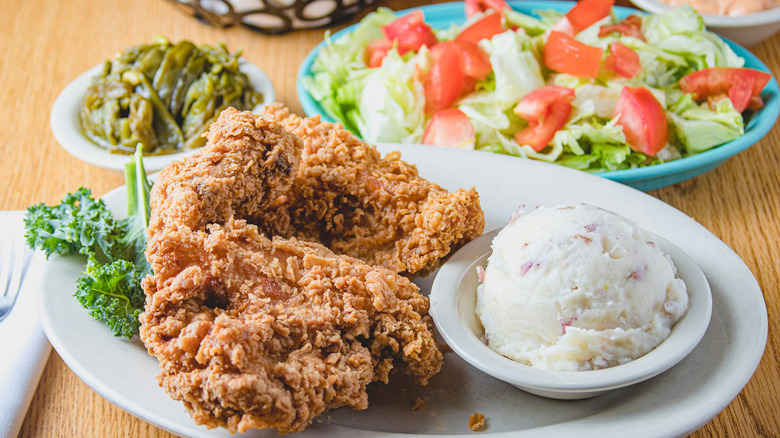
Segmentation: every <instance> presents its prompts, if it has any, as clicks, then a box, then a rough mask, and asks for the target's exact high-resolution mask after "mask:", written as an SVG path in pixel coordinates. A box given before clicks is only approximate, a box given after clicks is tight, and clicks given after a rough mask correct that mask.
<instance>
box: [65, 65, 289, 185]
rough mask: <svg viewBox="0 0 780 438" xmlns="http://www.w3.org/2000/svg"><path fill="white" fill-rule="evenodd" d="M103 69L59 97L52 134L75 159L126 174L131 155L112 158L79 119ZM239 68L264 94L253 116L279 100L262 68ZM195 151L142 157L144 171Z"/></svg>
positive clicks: (79, 80)
mask: <svg viewBox="0 0 780 438" xmlns="http://www.w3.org/2000/svg"><path fill="white" fill-rule="evenodd" d="M102 68H103V64H100V65H97V66H95V67H92V68H91V69H89V70H87V71H86V72H84V73H83V74H81V75H80V76H79V77H77V78H76V79H74V80H73V82H71V83H70V84H68V85H67V86H66V87H65V88H64V89H63V90H62V92H61V93H60V95H59V96H57V99H56V100H55V101H54V105H52V108H51V120H50V123H51V131H52V133H53V134H54V138H56V139H57V142H58V143H59V144H60V146H62V147H63V148H64V149H65V150H66V151H68V152H69V153H70V154H71V155H73V156H74V157H76V158H78V159H80V160H82V161H85V162H87V163H89V164H93V165H95V166H98V167H105V168H107V169H114V170H122V171H124V168H125V163H127V162H129V161H130V155H125V154H113V153H111V152H109V151H108V150H106V149H105V148H103V147H100V146H98V145H96V144H95V143H93V142H92V141H91V140H90V139H89V138H87V136H86V135H84V133H83V130H82V128H81V121H80V119H79V111H80V109H81V104H82V103H83V102H84V98H85V97H86V95H87V89H88V88H89V86H90V84H92V80H93V79H94V78H95V76H97V75H98V74H100V71H101V69H102ZM238 68H239V70H240V71H241V72H243V73H244V74H246V75H247V78H249V83H250V85H252V88H254V89H255V90H257V91H259V92H261V93H263V102H261V103H260V104H258V105H257V106H256V107H255V108H253V109H252V111H253V112H255V113H259V112H261V111H262V109H263V108H264V107H265V106H266V105H269V104H271V103H273V102H274V101H275V100H276V91H275V90H274V87H273V84H272V83H271V80H270V79H268V76H267V75H266V74H265V72H264V71H263V70H262V69H260V67H258V66H256V65H255V64H252V63H251V62H249V61H247V60H246V59H244V58H239V65H238ZM196 150H198V149H192V150H187V151H182V152H176V153H173V154H165V155H152V156H148V157H143V160H144V167H145V168H146V170H147V171H148V172H156V171H158V170H162V168H163V167H165V166H167V165H168V163H170V162H171V161H174V160H178V159H180V158H183V157H184V156H186V155H189V154H191V153H193V152H195V151H196Z"/></svg>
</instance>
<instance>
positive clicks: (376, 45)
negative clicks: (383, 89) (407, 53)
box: [365, 38, 393, 68]
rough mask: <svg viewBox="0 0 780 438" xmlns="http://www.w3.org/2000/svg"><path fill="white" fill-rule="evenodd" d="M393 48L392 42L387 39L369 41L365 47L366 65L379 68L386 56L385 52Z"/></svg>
mask: <svg viewBox="0 0 780 438" xmlns="http://www.w3.org/2000/svg"><path fill="white" fill-rule="evenodd" d="M392 48H393V42H392V41H390V40H388V39H387V38H380V39H378V40H374V41H371V42H370V43H368V44H367V45H366V49H365V56H366V59H367V62H366V64H368V66H369V67H371V68H374V67H379V66H381V65H382V60H383V59H385V56H387V52H389V51H390V49H392Z"/></svg>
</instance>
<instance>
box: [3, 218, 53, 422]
mask: <svg viewBox="0 0 780 438" xmlns="http://www.w3.org/2000/svg"><path fill="white" fill-rule="evenodd" d="M23 217H24V213H23V212H21V211H0V233H4V234H5V233H9V232H14V233H19V235H17V237H18V238H19V239H23V235H24V228H23V225H22V218H23ZM19 242H23V240H19ZM30 259H31V260H30V264H29V266H27V269H26V271H25V273H24V277H23V278H22V283H21V285H22V288H21V290H20V292H19V295H18V297H17V298H16V305H15V306H14V308H13V309H12V310H11V313H10V314H9V315H8V316H7V317H6V318H5V319H4V320H3V321H0V437H15V436H17V435H18V434H19V429H20V428H21V427H22V421H24V416H25V415H26V414H27V408H28V407H29V406H30V400H31V399H32V396H33V394H34V393H35V389H36V388H37V387H38V380H39V379H40V378H41V373H42V372H43V367H44V365H46V360H47V358H48V357H49V352H50V351H51V344H49V340H48V339H46V334H45V333H44V332H43V328H41V323H40V317H39V315H38V296H39V295H40V289H41V287H42V286H41V284H42V281H41V280H42V275H41V273H42V272H43V264H44V263H45V258H44V256H43V254H42V253H41V252H39V251H36V253H35V255H34V256H32V257H30ZM0 263H3V261H2V260H0Z"/></svg>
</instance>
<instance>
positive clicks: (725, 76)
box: [680, 67, 772, 112]
mask: <svg viewBox="0 0 780 438" xmlns="http://www.w3.org/2000/svg"><path fill="white" fill-rule="evenodd" d="M770 79H772V75H770V74H769V73H765V72H763V71H760V70H755V69H752V68H731V67H711V68H705V69H704V70H699V71H695V72H693V73H690V74H688V75H686V76H685V77H683V78H682V79H680V88H681V89H682V91H684V92H686V93H693V94H695V95H696V100H698V101H704V100H707V99H708V98H714V99H717V98H719V97H721V96H722V97H726V96H728V97H729V99H731V104H732V105H734V109H736V110H737V111H739V112H743V111H745V109H747V108H748V107H749V106H750V107H751V108H755V105H756V104H757V103H759V102H761V104H762V103H763V102H762V101H761V100H760V96H759V95H760V94H761V90H763V89H764V87H765V86H766V84H767V83H768V82H769V80H770ZM756 98H758V101H757V99H756ZM759 108H760V106H759Z"/></svg>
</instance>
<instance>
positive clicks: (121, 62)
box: [80, 38, 263, 155]
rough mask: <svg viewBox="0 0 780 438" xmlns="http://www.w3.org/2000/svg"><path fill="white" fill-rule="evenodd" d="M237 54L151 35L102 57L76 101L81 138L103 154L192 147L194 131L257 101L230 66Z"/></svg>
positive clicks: (198, 142) (196, 143)
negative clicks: (151, 38)
mask: <svg viewBox="0 0 780 438" xmlns="http://www.w3.org/2000/svg"><path fill="white" fill-rule="evenodd" d="M239 56H240V51H239V52H236V53H232V54H231V53H230V52H229V51H228V49H227V47H226V46H225V45H224V44H222V43H219V44H218V45H217V46H216V47H211V46H206V45H203V46H200V47H197V46H196V45H195V44H193V43H192V42H190V41H180V42H178V43H176V44H172V43H171V42H170V41H168V40H167V39H165V38H157V39H156V40H155V41H154V42H153V43H151V44H141V45H137V46H133V47H130V48H128V49H126V50H125V51H123V52H121V53H118V54H117V55H116V56H115V57H114V58H112V59H110V60H108V61H106V63H105V64H104V66H103V70H102V72H101V74H100V75H99V76H98V77H97V78H95V80H94V82H93V83H92V85H91V86H90V87H89V90H88V92H87V96H86V98H85V99H84V103H83V104H82V106H81V111H80V119H81V127H82V129H83V130H84V133H85V134H86V136H87V137H88V138H89V139H90V140H92V141H93V142H94V143H96V144H97V145H99V146H101V147H104V148H106V149H108V150H109V151H111V152H116V153H124V154H132V153H133V152H135V147H136V145H137V144H138V143H141V144H142V145H143V150H144V155H162V154H169V153H173V152H178V151H181V150H184V149H191V148H196V147H200V146H202V145H203V143H204V142H205V139H204V138H202V137H201V134H203V133H204V132H206V130H208V127H209V125H210V124H211V122H212V121H213V120H214V119H215V118H216V117H217V115H219V113H220V112H221V111H222V110H223V109H225V108H227V107H228V106H233V107H235V108H237V109H239V110H251V109H252V108H254V107H255V106H256V105H257V104H259V103H261V102H263V95H262V94H261V93H260V92H258V91H255V90H253V89H252V86H251V85H250V84H249V79H248V78H247V76H246V75H245V74H244V73H242V72H240V71H239V69H238V65H239V64H238V58H239Z"/></svg>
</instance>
